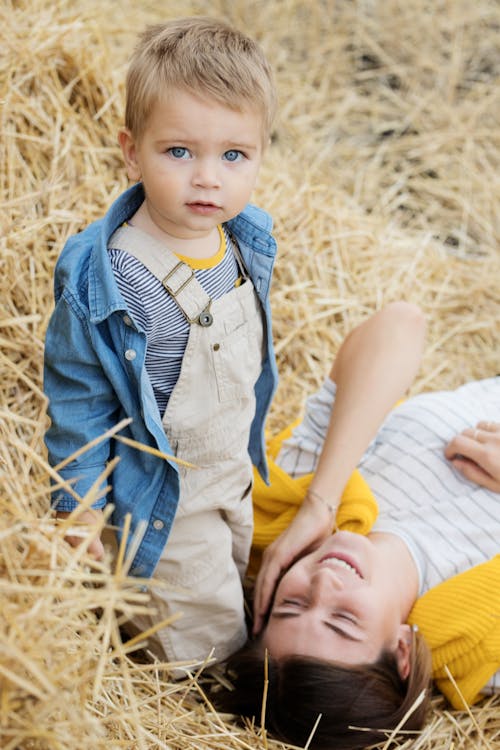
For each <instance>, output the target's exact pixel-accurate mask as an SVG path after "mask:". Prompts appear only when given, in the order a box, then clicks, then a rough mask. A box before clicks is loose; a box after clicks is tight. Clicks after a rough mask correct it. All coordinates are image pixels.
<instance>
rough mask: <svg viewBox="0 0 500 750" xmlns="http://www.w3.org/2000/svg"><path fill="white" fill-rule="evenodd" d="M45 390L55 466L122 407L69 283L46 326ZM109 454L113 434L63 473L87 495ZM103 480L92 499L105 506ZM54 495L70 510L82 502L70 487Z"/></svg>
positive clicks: (113, 420)
mask: <svg viewBox="0 0 500 750" xmlns="http://www.w3.org/2000/svg"><path fill="white" fill-rule="evenodd" d="M44 390H45V393H46V394H47V396H48V398H49V408H48V414H49V417H50V419H51V426H50V427H49V429H48V431H47V433H46V438H45V441H46V445H47V449H48V454H49V463H50V464H51V466H56V465H57V464H58V463H59V462H60V461H62V460H63V459H65V458H66V457H67V456H69V455H71V454H72V453H73V452H74V451H77V450H78V449H81V448H82V446H85V445H86V444H87V443H89V442H90V441H91V440H93V439H94V438H97V437H99V436H102V434H103V432H105V431H106V430H107V429H109V428H111V427H112V426H113V425H115V424H116V421H117V418H116V415H117V412H118V408H119V405H118V402H117V398H116V394H115V392H114V389H113V386H112V384H111V383H110V381H109V379H108V378H106V377H105V376H104V373H103V371H102V366H101V364H100V362H99V359H98V357H97V356H96V352H95V350H94V347H93V344H92V340H91V336H90V332H89V326H88V318H87V315H86V311H85V310H83V309H82V308H81V306H80V305H79V301H78V300H77V299H76V297H75V296H74V295H73V294H72V293H71V291H70V290H68V289H66V290H64V292H63V294H62V296H61V297H60V298H59V300H58V301H57V303H56V307H55V310H54V312H53V315H52V317H51V320H50V323H49V326H48V329H47V334H46V339H45V363H44ZM109 454H110V442H109V440H104V441H100V442H99V443H98V444H97V445H96V446H95V447H93V448H92V449H90V450H87V451H85V452H84V453H82V454H81V455H79V456H78V457H77V458H76V459H75V460H73V461H71V462H70V463H69V464H67V465H66V466H65V467H64V468H63V469H61V470H59V472H58V473H59V474H60V476H61V478H62V479H64V480H66V481H68V482H71V487H72V488H73V490H75V491H76V492H77V493H78V495H79V496H80V497H83V496H84V495H85V494H86V493H87V492H88V490H89V489H90V488H91V487H92V486H93V485H94V483H96V482H98V479H99V476H100V475H101V474H102V472H103V471H104V469H105V466H106V462H107V461H108V459H109V457H110V455H109ZM98 484H99V483H98ZM103 484H104V483H103V482H101V483H100V485H101V487H100V496H99V495H98V496H97V497H96V500H95V502H94V503H93V506H94V507H96V508H102V507H103V506H104V505H105V502H106V501H105V498H104V497H103ZM54 497H55V500H56V502H55V506H56V507H57V509H58V510H62V511H68V510H72V509H73V508H74V507H76V505H78V500H77V499H76V498H75V497H74V495H73V493H72V492H71V491H70V490H69V489H68V488H64V487H63V488H61V490H60V491H57V492H56V493H54Z"/></svg>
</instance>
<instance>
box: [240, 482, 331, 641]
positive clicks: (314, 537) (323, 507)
mask: <svg viewBox="0 0 500 750" xmlns="http://www.w3.org/2000/svg"><path fill="white" fill-rule="evenodd" d="M336 510H337V509H336V508H335V507H334V506H332V505H330V504H329V503H327V502H326V501H325V500H323V499H322V498H321V497H320V496H319V495H317V494H316V493H315V492H312V491H311V492H310V493H309V494H308V495H307V496H306V497H305V499H304V501H303V503H302V505H301V506H300V508H299V510H298V511H297V515H296V516H295V518H294V519H293V521H292V523H291V524H290V526H289V527H288V528H287V529H286V530H285V531H284V532H283V533H282V534H280V536H279V537H278V538H277V539H275V540H274V542H272V543H271V544H270V545H269V547H267V549H266V550H265V551H264V554H263V556H262V563H261V566H260V570H259V574H258V576H257V580H256V583H255V595H254V625H253V634H254V635H257V634H258V633H259V632H260V631H261V629H262V625H263V623H264V620H265V617H266V614H267V611H268V609H269V606H270V604H271V599H272V596H273V594H274V589H275V587H276V584H277V583H278V580H279V578H280V576H281V574H282V573H283V572H284V571H285V570H287V569H288V568H289V567H290V565H291V564H292V562H293V561H294V560H295V559H296V558H297V557H299V556H301V555H303V554H305V553H306V552H308V551H309V550H311V549H313V548H315V547H316V546H317V545H318V544H320V543H321V542H322V541H323V539H325V538H326V537H327V536H328V535H329V534H331V533H332V530H333V527H334V522H335V515H336Z"/></svg>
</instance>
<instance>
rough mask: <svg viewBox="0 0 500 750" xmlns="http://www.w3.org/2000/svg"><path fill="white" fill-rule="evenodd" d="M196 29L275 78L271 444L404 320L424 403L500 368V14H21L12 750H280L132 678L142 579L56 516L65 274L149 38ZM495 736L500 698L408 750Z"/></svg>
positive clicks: (451, 718)
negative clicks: (202, 27) (60, 306)
mask: <svg viewBox="0 0 500 750" xmlns="http://www.w3.org/2000/svg"><path fill="white" fill-rule="evenodd" d="M140 5H143V7H140ZM189 13H209V14H212V15H223V16H225V17H227V18H229V20H231V21H233V22H235V23H236V24H237V25H239V26H241V27H242V28H244V29H247V30H248V31H249V32H250V33H252V34H253V35H254V36H256V37H257V38H258V39H259V40H260V41H261V43H262V44H263V46H264V48H265V49H266V52H267V53H268V55H269V58H270V59H271V61H272V62H273V64H274V67H275V69H276V75H277V82H278V87H279V91H280V97H281V114H280V118H279V121H278V123H277V125H276V129H275V133H274V137H273V144H272V146H271V148H270V150H269V152H268V155H267V158H266V163H265V166H264V169H263V173H262V176H261V180H260V186H259V189H258V191H257V194H256V196H255V200H256V202H258V203H261V204H262V205H264V206H266V207H267V208H268V209H269V210H270V211H271V212H272V213H273V215H274V217H275V222H276V235H277V238H278V240H279V244H280V257H279V262H278V266H277V271H276V278H275V284H274V291H273V308H274V319H275V337H276V341H277V350H278V355H279V366H280V371H281V375H282V381H281V385H280V389H279V391H278V396H277V399H276V402H275V405H274V408H273V412H272V415H271V419H270V423H269V426H270V429H271V430H275V429H277V428H278V427H281V426H282V425H283V424H284V423H286V422H287V421H288V420H290V419H291V418H293V417H295V416H296V411H297V409H298V408H299V407H300V405H301V404H302V402H303V399H304V397H305V394H306V393H307V392H309V391H310V389H311V388H312V387H313V386H314V385H316V384H318V383H319V381H320V380H321V379H322V377H323V375H324V373H325V371H326V368H327V366H328V360H329V358H330V357H331V356H332V355H333V353H334V352H335V351H336V349H337V348H338V345H339V342H340V341H341V340H342V338H343V336H344V334H345V333H346V332H347V331H348V330H349V329H350V328H351V327H352V326H353V325H355V324H356V323H357V322H359V321H361V320H362V319H364V318H365V317H366V316H367V315H368V314H369V313H370V312H372V311H373V310H374V309H376V308H378V307H380V306H381V305H382V304H383V303H385V302H388V301H390V300H394V299H398V298H405V299H408V300H412V301H414V302H417V303H418V304H420V305H421V306H422V308H423V309H424V311H425V313H426V314H427V316H428V319H429V340H428V345H427V350H426V355H425V360H424V363H423V367H422V370H421V373H420V375H419V378H418V381H417V383H416V384H415V388H414V390H422V389H431V388H439V387H454V386H456V385H458V384H459V383H461V382H463V381H464V380H466V379H469V378H476V377H484V376H490V375H493V374H496V373H497V372H499V369H500V366H499V359H498V341H499V334H500V295H499V294H498V283H499V279H500V256H499V252H498V240H499V224H498V200H499V195H500V186H499V177H498V166H499V165H498V161H499V159H498V154H499V142H498V140H499V101H498V98H499V89H498V77H499V67H500V58H499V55H498V49H499V42H500V38H499V37H500V32H499V29H500V10H499V6H498V3H497V2H495V0H491V2H490V1H489V0H476V2H474V3H470V2H469V0H450V1H449V2H427V0H407V2H400V1H398V0H385V2H377V0H359V1H358V2H356V3H353V2H352V0H337V1H336V0H275V1H274V2H258V1H257V0H250V2H243V0H232V1H231V2H229V0H227V2H226V1H225V0H218V1H217V0H214V1H213V2H209V0H198V1H197V2H196V1H195V0H192V1H188V0H186V2H169V3H160V2H158V0H149V2H148V3H143V4H140V3H137V4H134V3H133V2H130V0H121V2H118V0H108V2H107V3H101V2H97V1H96V0H88V1H86V0H72V1H71V2H69V0H58V1H55V2H54V0H52V1H50V2H49V0H29V1H28V0H24V1H23V0H19V1H15V0H10V1H9V0H6V1H5V2H4V3H3V5H2V7H0V41H1V50H2V51H1V53H0V54H1V57H0V64H1V72H0V106H1V122H0V128H1V140H0V148H1V172H0V186H1V187H0V190H1V193H0V210H1V214H0V216H1V220H0V226H1V229H2V231H1V236H0V242H1V248H2V254H1V258H2V273H1V277H0V289H1V300H2V303H1V304H2V310H1V317H0V328H1V330H0V336H1V342H2V349H1V353H0V371H1V381H0V382H1V385H0V388H1V403H0V418H1V421H0V430H1V440H2V443H1V447H0V450H1V454H0V471H1V475H2V486H1V497H0V502H1V507H0V513H1V516H0V518H1V520H0V566H1V573H2V575H1V578H0V654H1V657H0V686H1V694H0V746H1V747H2V748H4V750H14V748H16V749H17V748H20V749H21V748H23V749H24V748H26V749H28V748H33V749H36V750H46V749H48V748H50V749H51V750H52V749H56V748H57V749H59V748H61V749H64V750H67V749H68V748H72V749H73V748H82V750H83V749H84V750H90V748H93V749H94V748H97V749H98V748H106V749H107V750H109V748H179V750H180V749H181V748H182V749H183V750H184V749H188V748H203V747H206V748H220V749H221V750H226V749H227V750H229V748H264V747H269V748H273V747H275V748H278V747H283V746H282V745H281V744H280V743H275V742H272V741H271V740H269V739H268V738H266V736H265V733H264V734H263V733H262V732H261V731H260V729H259V727H258V726H256V727H255V728H253V727H248V728H245V729H241V728H237V727H235V726H233V725H232V724H230V723H229V722H228V721H224V719H223V718H221V717H219V716H217V715H216V714H215V713H214V712H213V711H212V710H211V708H210V705H209V704H208V702H207V701H206V700H205V699H204V698H203V695H202V686H201V684H200V681H199V680H198V679H196V669H193V671H192V674H193V678H192V680H190V681H189V682H188V683H187V684H186V683H185V682H184V683H178V682H177V683H176V682H174V681H173V679H172V678H171V677H169V672H168V668H167V667H166V666H165V665H163V666H162V665H148V664H141V663H137V662H136V661H132V660H131V659H130V656H129V655H128V654H127V653H126V649H125V648H124V647H123V645H122V642H121V639H120V635H119V623H120V617H121V614H120V613H125V614H126V613H127V612H131V611H132V610H133V609H134V608H140V607H144V606H147V595H146V594H144V593H143V592H141V590H139V589H138V588H137V587H135V586H134V585H133V584H132V582H131V581H129V580H127V578H126V560H125V561H122V562H123V565H122V564H119V565H118V566H114V567H113V568H112V569H111V571H110V564H109V562H106V563H104V564H103V565H101V566H97V565H94V566H93V567H92V569H91V568H90V567H89V566H88V564H87V563H85V562H84V561H82V560H81V559H80V555H79V553H74V552H72V551H71V550H69V549H68V548H67V547H66V545H65V544H64V543H63V541H62V538H61V532H60V530H57V529H56V528H55V527H54V525H53V523H52V522H51V520H50V517H49V513H48V493H47V475H48V468H47V466H46V464H45V459H44V450H43V443H42V436H43V431H44V427H45V423H46V422H45V401H44V398H43V394H42V392H41V368H42V353H43V336H44V330H45V327H46V323H47V319H48V316H49V314H50V310H51V305H52V289H51V276H52V270H53V266H54V262H55V260H56V257H57V255H58V253H59V251H60V249H61V247H62V244H63V242H64V240H65V238H66V237H67V236H68V235H69V234H71V233H73V232H75V231H77V230H78V229H80V228H82V227H83V226H84V225H85V224H87V223H88V222H89V221H90V220H93V219H95V218H97V217H98V216H100V215H101V214H102V213H103V211H104V210H105V209H106V207H107V206H108V205H109V203H110V202H111V201H112V200H113V199H114V198H115V197H116V196H117V195H118V194H119V193H120V192H121V191H122V189H123V188H124V187H125V185H126V181H125V176H124V172H123V170H122V168H121V158H120V155H119V151H118V149H117V144H116V130H117V127H118V126H119V124H120V123H121V112H122V94H123V78H124V71H125V67H126V60H127V57H128V55H129V53H130V50H131V48H132V44H133V42H134V38H135V33H136V31H137V30H139V29H140V28H142V27H143V26H144V25H145V24H146V23H148V22H150V21H154V20H158V19H161V18H165V17H174V16H177V15H184V14H189ZM95 584H98V585H97V586H95ZM97 615H99V616H97ZM130 648H133V646H132V647H130ZM200 697H201V702H200V701H198V700H197V699H198V698H200ZM499 716H500V699H498V698H496V699H495V698H494V699H490V700H487V701H485V702H484V703H483V704H482V705H479V706H478V707H476V708H474V709H473V710H472V711H470V712H463V713H451V712H449V711H448V710H447V709H446V707H445V705H444V702H443V701H442V699H441V698H439V697H436V699H435V702H434V710H433V716H432V719H431V722H430V725H429V727H428V728H427V729H426V731H425V732H424V733H423V734H422V735H421V736H420V737H418V738H416V739H414V738H408V739H407V740H406V741H405V740H404V738H403V739H402V740H401V742H402V744H404V747H406V748H411V749H412V750H417V749H418V750H421V749H423V748H436V749H441V748H443V750H444V748H446V749H450V748H452V747H456V748H458V747H460V748H464V750H469V748H479V747H481V748H483V747H485V748H494V747H499V746H500V718H499ZM382 739H383V738H382Z"/></svg>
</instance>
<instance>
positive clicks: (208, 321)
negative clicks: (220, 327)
mask: <svg viewBox="0 0 500 750" xmlns="http://www.w3.org/2000/svg"><path fill="white" fill-rule="evenodd" d="M213 322H214V319H213V317H212V314H211V313H209V312H208V310H204V311H203V312H202V313H200V314H199V316H198V323H199V324H200V326H203V328H207V327H208V326H211V325H212V323H213Z"/></svg>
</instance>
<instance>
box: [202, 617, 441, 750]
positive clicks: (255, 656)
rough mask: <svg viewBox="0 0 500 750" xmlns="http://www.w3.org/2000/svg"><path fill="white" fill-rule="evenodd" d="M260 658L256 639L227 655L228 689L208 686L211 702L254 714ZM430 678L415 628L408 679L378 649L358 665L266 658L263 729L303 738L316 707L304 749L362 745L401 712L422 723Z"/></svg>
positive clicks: (416, 725)
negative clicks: (373, 656)
mask: <svg viewBox="0 0 500 750" xmlns="http://www.w3.org/2000/svg"><path fill="white" fill-rule="evenodd" d="M264 661H265V657H264V656H263V654H262V648H261V647H259V648H257V647H256V645H255V644H250V645H249V646H246V647H245V648H243V649H242V650H241V651H240V652H238V653H237V654H235V655H234V656H233V657H232V658H231V660H230V661H229V663H228V674H229V676H230V679H231V681H232V683H233V685H234V689H233V690H232V691H227V690H225V691H223V692H220V693H217V694H215V695H214V701H215V702H216V705H217V706H218V707H219V708H220V709H222V710H224V711H228V712H230V713H234V714H238V715H240V716H249V717H252V716H253V717H256V718H257V719H258V718H260V716H261V711H262V701H263V687H264ZM430 679H431V664H430V651H429V649H428V647H427V645H426V643H425V641H424V639H423V637H422V636H421V635H420V633H418V632H417V633H415V634H414V638H413V644H412V649H411V670H410V674H409V676H408V678H407V680H402V679H401V677H400V676H399V673H398V669H397V664H396V660H395V657H394V656H393V654H391V653H384V654H383V655H382V656H381V658H380V659H379V660H378V662H377V663H375V664H365V665H357V666H352V665H343V664H339V663H334V662H330V661H327V660H319V659H313V658H310V657H304V656H289V657H286V658H283V659H280V660H279V661H274V660H273V659H271V658H269V659H268V680H269V682H268V689H267V698H266V713H265V716H266V729H267V730H268V731H269V732H271V733H272V734H273V735H274V736H275V737H277V738H278V739H281V740H283V741H285V742H288V743H291V744H295V745H299V746H303V745H304V744H305V743H306V742H307V740H308V738H309V736H310V734H311V731H312V729H313V727H314V725H315V724H316V722H318V716H319V715H320V714H321V718H320V719H319V722H318V724H317V727H316V730H315V733H314V737H313V739H312V741H311V743H310V745H309V747H310V748H311V749H313V748H314V749H316V750H331V748H335V750H353V749H354V748H364V747H367V746H368V745H372V744H375V743H377V742H381V741H383V740H386V739H387V736H388V733H389V732H390V731H391V730H393V729H395V728H396V727H398V726H399V724H400V723H401V722H402V719H403V718H404V717H405V715H406V714H407V713H408V714H409V715H408V718H407V719H406V720H405V722H404V725H403V726H402V727H401V728H402V729H403V730H404V731H408V730H418V729H420V728H421V727H422V726H423V724H424V721H425V716H426V713H427V708H428V703H429V692H430ZM422 693H424V697H423V700H420V701H419V697H420V696H421V695H422ZM412 709H413V710H412Z"/></svg>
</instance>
